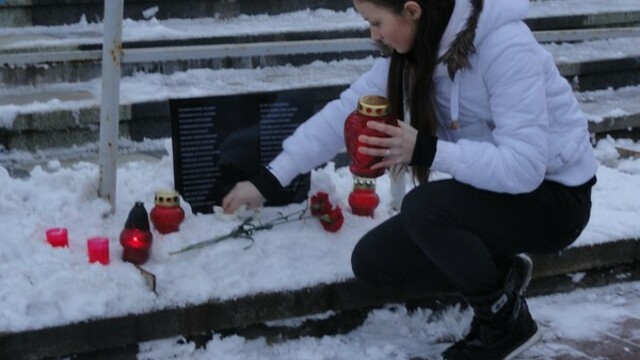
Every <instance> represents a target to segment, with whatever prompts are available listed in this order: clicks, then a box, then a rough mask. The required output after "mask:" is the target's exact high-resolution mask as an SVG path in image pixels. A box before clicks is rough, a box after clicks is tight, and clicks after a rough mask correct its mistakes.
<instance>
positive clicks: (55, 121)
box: [0, 59, 640, 151]
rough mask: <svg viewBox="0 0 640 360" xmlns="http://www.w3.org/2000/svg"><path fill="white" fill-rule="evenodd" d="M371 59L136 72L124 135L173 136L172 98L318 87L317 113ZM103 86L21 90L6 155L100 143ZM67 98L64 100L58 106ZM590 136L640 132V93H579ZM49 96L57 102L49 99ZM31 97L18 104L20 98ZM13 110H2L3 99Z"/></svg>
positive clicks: (5, 136) (2, 120) (3, 118)
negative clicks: (167, 73)
mask: <svg viewBox="0 0 640 360" xmlns="http://www.w3.org/2000/svg"><path fill="white" fill-rule="evenodd" d="M372 61H373V59H363V60H349V61H340V62H331V63H322V62H317V63H314V64H312V65H307V66H301V67H273V68H265V69H259V70H249V69H246V70H241V69H234V70H217V71H214V70H191V71H188V72H185V73H176V74H173V75H171V76H161V75H158V74H137V75H136V76H133V77H126V78H124V79H123V81H122V85H121V103H122V106H121V111H120V116H121V123H120V125H121V135H122V136H123V137H126V138H130V139H132V140H134V141H142V140H143V139H145V138H148V139H155V138H162V137H169V136H170V134H171V131H170V118H169V116H170V115H169V107H168V100H169V99H173V98H180V97H183V98H188V97H203V96H219V95H232V94H243V93H248V92H258V91H278V90H286V89H296V88H317V89H318V91H317V92H316V93H315V94H316V98H315V99H314V100H313V101H314V103H315V106H316V107H318V108H319V107H321V106H322V105H323V104H324V103H326V102H328V101H329V100H331V99H333V98H335V97H336V96H337V95H338V94H339V93H340V91H342V90H343V89H344V88H345V87H346V86H347V85H348V84H349V83H350V82H351V81H353V80H355V79H356V78H357V76H358V75H359V74H361V73H363V72H364V71H366V70H367V69H368V68H369V66H370V65H371V62H372ZM99 89H100V82H99V81H98V80H94V81H92V82H88V83H82V87H79V86H78V84H58V85H54V86H49V87H47V88H46V91H47V93H46V94H41V95H42V97H43V100H42V101H41V102H29V100H31V99H33V98H34V93H33V92H32V89H29V88H26V89H23V91H24V94H26V95H25V96H24V97H22V96H21V95H23V94H21V92H20V91H17V90H16V89H6V90H7V92H8V93H9V94H8V96H6V97H5V98H4V99H0V126H2V127H3V128H4V130H3V131H2V133H1V134H2V135H0V141H2V143H1V145H2V146H3V147H4V148H5V149H7V150H28V151H34V150H42V149H47V148H56V147H57V148H60V147H68V146H72V145H81V144H86V143H91V142H94V141H96V139H97V136H98V131H97V130H98V125H99V113H100V109H99V98H100V97H99V96H98V95H99ZM63 96H68V98H67V99H66V100H64V101H62V100H58V99H61V98H63ZM577 96H578V99H579V101H580V102H581V104H582V106H583V110H584V112H585V113H586V114H587V116H588V118H589V120H590V128H591V131H592V132H593V133H607V132H612V131H624V130H627V129H629V128H638V127H640V119H639V116H640V115H639V114H640V105H639V104H640V87H638V86H635V87H625V88H620V89H616V90H613V89H608V90H598V91H590V92H578V93H577ZM47 97H50V98H54V99H53V100H52V99H49V100H47ZM21 98H22V99H29V100H23V101H18V100H19V99H21ZM7 100H8V101H13V102H14V103H15V104H3V103H2V101H7Z"/></svg>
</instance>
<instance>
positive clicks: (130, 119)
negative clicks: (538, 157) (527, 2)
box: [0, 81, 640, 151]
mask: <svg viewBox="0 0 640 360" xmlns="http://www.w3.org/2000/svg"><path fill="white" fill-rule="evenodd" d="M639 82H640V81H639ZM346 86H347V85H336V86H324V87H318V88H317V89H318V91H317V92H315V98H314V99H310V101H313V103H314V106H315V108H317V109H320V108H322V107H323V106H324V105H325V104H326V103H327V102H328V101H330V100H332V99H334V98H336V97H337V96H338V95H339V94H340V92H341V91H343V90H344V89H345V88H346ZM639 101H640V100H639ZM99 125H100V109H99V107H91V108H84V109H79V110H73V111H72V110H62V111H53V112H48V113H31V114H20V115H18V116H17V118H16V119H15V121H14V125H13V128H12V129H4V130H2V129H0V145H2V146H4V147H5V148H6V149H8V150H28V151H32V150H42V149H47V148H56V147H69V146H72V145H81V144H86V143H88V142H92V141H96V139H97V138H98V132H99ZM637 128H640V113H630V114H629V115H626V116H621V117H611V118H607V119H605V120H604V121H602V122H599V123H593V122H590V123H589V131H590V132H591V133H593V134H596V135H604V134H606V133H612V132H615V131H627V130H629V129H637ZM120 134H121V136H125V137H130V138H131V140H133V141H143V140H144V139H145V138H147V139H159V138H165V137H170V136H171V119H170V114H169V104H168V101H167V100H161V101H154V102H147V103H135V104H128V105H122V106H121V107H120Z"/></svg>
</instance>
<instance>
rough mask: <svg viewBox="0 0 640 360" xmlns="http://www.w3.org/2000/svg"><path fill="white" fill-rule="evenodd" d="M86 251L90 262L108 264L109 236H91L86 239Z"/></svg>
mask: <svg viewBox="0 0 640 360" xmlns="http://www.w3.org/2000/svg"><path fill="white" fill-rule="evenodd" d="M87 253H88V255H89V262H90V263H94V262H99V263H101V264H102V265H109V238H106V237H93V238H90V239H89V240H87Z"/></svg>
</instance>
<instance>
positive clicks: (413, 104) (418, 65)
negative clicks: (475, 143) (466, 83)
mask: <svg viewBox="0 0 640 360" xmlns="http://www.w3.org/2000/svg"><path fill="white" fill-rule="evenodd" d="M364 1H367V2H370V3H373V4H376V5H378V6H381V7H384V8H387V9H389V10H390V11H392V12H394V13H396V14H398V15H400V14H401V13H402V11H403V9H404V4H405V3H406V2H407V0H364ZM413 1H415V2H416V3H418V4H419V5H420V7H421V8H422V16H421V17H420V20H419V21H418V24H417V27H416V37H415V42H414V45H413V49H412V50H411V51H410V52H408V53H406V54H400V53H398V52H397V51H395V50H392V49H389V51H388V52H387V55H389V56H390V57H391V64H390V66H389V78H388V85H387V97H388V99H389V113H390V114H392V115H394V116H396V117H397V118H398V119H401V120H404V107H405V100H406V105H407V106H408V108H409V114H410V116H411V126H413V127H414V128H416V129H417V130H418V131H420V132H426V133H428V134H430V135H435V133H436V129H437V124H438V119H437V115H436V109H435V100H434V85H433V73H434V71H435V68H436V65H437V63H438V48H439V45H440V39H441V38H442V34H444V31H445V29H446V27H447V24H448V23H449V19H450V18H451V13H452V12H453V7H454V5H455V1H454V0H413ZM412 170H413V176H414V179H416V180H417V181H418V182H421V183H422V182H424V181H426V180H427V179H428V177H429V169H428V168H427V167H425V166H413V169H412Z"/></svg>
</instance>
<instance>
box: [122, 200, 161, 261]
mask: <svg viewBox="0 0 640 360" xmlns="http://www.w3.org/2000/svg"><path fill="white" fill-rule="evenodd" d="M152 242H153V235H151V231H149V217H148V215H147V210H146V209H145V208H144V204H143V203H142V202H140V201H138V202H136V203H135V205H134V206H133V208H132V209H131V211H130V212H129V216H128V217H127V222H126V223H125V225H124V229H123V230H122V232H121V233H120V245H122V250H123V251H122V260H124V261H127V262H130V263H133V264H135V265H141V264H144V263H145V262H146V261H147V260H148V259H149V253H150V252H151V243H152Z"/></svg>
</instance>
